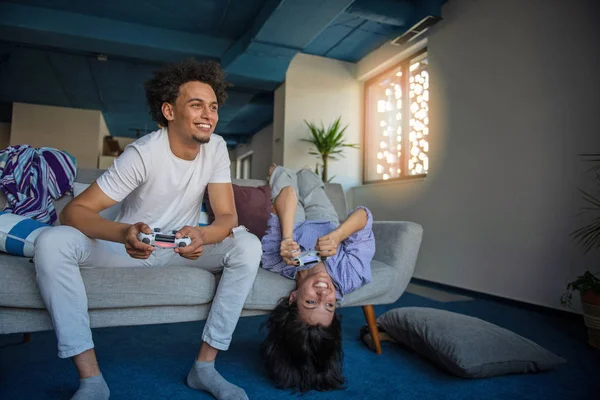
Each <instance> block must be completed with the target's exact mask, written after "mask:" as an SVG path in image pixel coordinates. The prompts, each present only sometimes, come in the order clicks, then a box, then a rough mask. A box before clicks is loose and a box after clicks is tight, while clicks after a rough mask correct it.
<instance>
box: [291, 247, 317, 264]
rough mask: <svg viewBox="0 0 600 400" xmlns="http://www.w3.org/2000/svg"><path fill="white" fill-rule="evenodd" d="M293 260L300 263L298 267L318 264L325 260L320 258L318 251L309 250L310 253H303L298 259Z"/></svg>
mask: <svg viewBox="0 0 600 400" xmlns="http://www.w3.org/2000/svg"><path fill="white" fill-rule="evenodd" d="M292 260H293V261H298V262H299V264H298V266H302V265H309V264H314V263H318V262H319V261H322V260H323V258H322V257H320V256H319V252H318V251H316V250H308V251H303V252H302V253H300V254H299V255H297V256H296V257H293V258H292Z"/></svg>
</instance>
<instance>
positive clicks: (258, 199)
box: [204, 183, 271, 239]
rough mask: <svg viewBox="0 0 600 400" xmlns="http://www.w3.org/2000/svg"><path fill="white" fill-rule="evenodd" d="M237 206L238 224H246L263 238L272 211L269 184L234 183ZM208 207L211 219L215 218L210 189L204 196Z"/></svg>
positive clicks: (251, 231) (257, 235) (251, 230)
mask: <svg viewBox="0 0 600 400" xmlns="http://www.w3.org/2000/svg"><path fill="white" fill-rule="evenodd" d="M232 187H233V196H234V199H235V208H236V210H237V216H238V224H239V225H244V226H245V227H246V228H248V231H250V233H252V234H253V235H255V236H256V237H258V238H259V239H262V237H263V236H264V235H265V232H266V231H267V220H268V219H269V214H270V213H271V189H270V187H269V185H262V186H243V185H237V184H235V183H234V184H232ZM204 202H205V203H206V206H207V209H208V216H209V221H210V223H212V222H213V221H214V220H215V215H214V212H213V210H212V207H211V206H210V201H209V196H208V191H207V193H206V194H205V196H204Z"/></svg>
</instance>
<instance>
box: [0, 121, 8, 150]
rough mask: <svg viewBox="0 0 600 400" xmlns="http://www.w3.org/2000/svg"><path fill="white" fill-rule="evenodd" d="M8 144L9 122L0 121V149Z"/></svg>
mask: <svg viewBox="0 0 600 400" xmlns="http://www.w3.org/2000/svg"><path fill="white" fill-rule="evenodd" d="M8 146H10V124H9V123H8V122H0V149H5V148H7V147H8Z"/></svg>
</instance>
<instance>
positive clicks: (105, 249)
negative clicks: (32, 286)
mask: <svg viewBox="0 0 600 400" xmlns="http://www.w3.org/2000/svg"><path fill="white" fill-rule="evenodd" d="M261 251H262V250H261V244H260V241H259V240H258V238H257V237H256V236H254V235H253V234H251V233H249V232H247V231H246V230H245V229H236V230H235V234H234V237H232V236H231V235H230V236H229V237H227V238H226V239H225V240H223V241H222V242H221V243H217V244H213V245H206V246H204V252H203V253H202V255H201V256H200V258H198V259H197V260H188V259H186V258H183V257H181V256H180V255H178V254H177V253H175V252H174V251H173V250H172V249H156V250H155V251H154V252H153V253H152V255H151V256H150V257H149V258H148V259H146V260H138V259H135V258H132V257H130V256H129V255H128V254H127V252H126V251H125V246H124V245H123V244H121V243H114V242H108V241H104V240H97V239H90V238H88V237H87V236H85V235H84V234H83V233H81V232H80V231H78V230H77V229H75V228H72V227H70V226H56V227H53V228H51V229H46V230H45V231H44V232H43V233H41V234H40V236H38V238H37V241H36V247H35V256H34V261H35V268H36V272H37V282H38V286H39V288H40V292H41V294H42V298H43V299H44V303H45V304H46V308H47V309H48V312H49V313H50V316H51V317H52V323H53V325H54V330H55V331H56V336H57V339H58V356H59V357H61V358H66V357H72V356H75V355H77V354H80V353H82V352H84V351H86V350H89V349H91V348H93V347H94V343H93V341H92V332H91V330H90V320H89V315H88V302H87V295H86V292H85V286H84V284H83V279H82V278H81V273H80V271H79V268H94V267H103V268H108V267H110V268H118V267H141V268H162V267H165V268H168V266H169V265H177V266H187V267H197V268H202V269H205V270H207V271H210V272H213V273H215V272H221V271H222V272H223V275H222V277H221V280H220V282H219V286H218V287H217V291H216V294H215V297H214V299H213V302H212V305H211V309H210V312H209V314H208V318H207V320H206V324H205V326H204V332H203V333H202V340H203V341H205V342H206V343H208V344H209V345H211V346H212V347H214V348H216V349H218V350H227V349H228V348H229V344H230V342H231V336H232V334H233V331H234V329H235V327H236V325H237V322H238V320H239V317H240V313H241V312H242V308H243V305H244V302H245V301H246V298H247V297H248V294H249V293H250V290H251V289H252V284H253V283H254V279H255V278H256V273H257V270H258V266H259V262H260V257H261Z"/></svg>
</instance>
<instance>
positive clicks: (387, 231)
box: [373, 221, 423, 291]
mask: <svg viewBox="0 0 600 400" xmlns="http://www.w3.org/2000/svg"><path fill="white" fill-rule="evenodd" d="M373 234H374V236H375V247H376V250H375V256H374V257H373V258H374V259H375V260H376V261H380V262H383V263H385V264H387V265H389V266H391V267H394V268H398V269H399V270H400V272H401V274H402V275H404V278H405V279H402V282H406V285H408V282H409V281H410V279H411V278H412V275H413V273H414V271H415V264H416V263H417V256H418V255H419V249H420V247H421V240H422V238H423V227H422V226H421V225H419V224H416V223H414V222H408V221H373ZM406 285H405V287H404V288H402V291H404V289H406Z"/></svg>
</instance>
